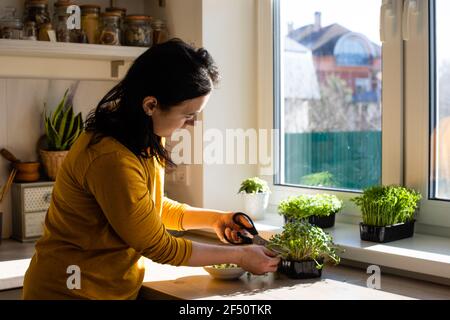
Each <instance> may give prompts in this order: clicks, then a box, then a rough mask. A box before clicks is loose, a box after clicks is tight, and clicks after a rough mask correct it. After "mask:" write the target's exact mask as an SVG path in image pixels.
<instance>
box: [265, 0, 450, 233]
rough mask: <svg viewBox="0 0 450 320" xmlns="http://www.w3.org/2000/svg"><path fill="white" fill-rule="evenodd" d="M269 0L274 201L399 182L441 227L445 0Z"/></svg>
mask: <svg viewBox="0 0 450 320" xmlns="http://www.w3.org/2000/svg"><path fill="white" fill-rule="evenodd" d="M273 1H274V2H273V3H274V30H275V31H274V35H275V36H274V43H273V45H274V48H275V50H274V60H273V61H274V75H273V78H274V96H275V99H274V125H275V127H276V128H277V129H279V133H280V134H279V136H278V139H279V140H278V141H276V145H275V147H276V148H278V149H277V150H276V153H275V155H276V156H278V157H279V158H278V159H277V160H278V161H277V164H276V170H275V172H276V174H275V179H274V187H276V189H275V190H276V192H275V197H273V199H274V200H272V201H274V202H273V203H274V204H276V202H277V201H279V200H280V199H283V198H285V197H286V196H287V195H293V194H299V193H318V192H324V191H326V192H328V193H333V194H338V195H340V196H341V198H342V199H344V201H348V200H349V198H350V197H353V194H354V193H355V192H360V191H361V189H363V188H365V187H368V186H370V185H374V184H384V185H389V184H399V185H404V186H407V187H410V188H414V189H415V190H418V191H420V192H421V193H422V202H421V205H420V211H419V215H418V217H417V219H418V222H419V223H418V224H417V225H416V231H418V232H425V233H431V234H436V235H444V236H450V44H449V43H450V42H449V41H448V40H447V39H446V38H447V35H446V32H447V30H450V21H449V19H447V17H446V13H447V12H450V1H448V0H402V1H396V0H379V1H372V0H364V1H361V0H342V1H334V0H315V1H298V0H273ZM347 204H349V203H348V202H347ZM346 210H347V212H349V213H350V214H349V218H348V219H346V221H351V222H352V223H355V222H356V220H354V219H353V218H352V217H351V216H353V215H355V216H356V215H358V214H359V213H358V212H356V211H354V208H352V206H351V205H348V206H346ZM350 211H351V212H350Z"/></svg>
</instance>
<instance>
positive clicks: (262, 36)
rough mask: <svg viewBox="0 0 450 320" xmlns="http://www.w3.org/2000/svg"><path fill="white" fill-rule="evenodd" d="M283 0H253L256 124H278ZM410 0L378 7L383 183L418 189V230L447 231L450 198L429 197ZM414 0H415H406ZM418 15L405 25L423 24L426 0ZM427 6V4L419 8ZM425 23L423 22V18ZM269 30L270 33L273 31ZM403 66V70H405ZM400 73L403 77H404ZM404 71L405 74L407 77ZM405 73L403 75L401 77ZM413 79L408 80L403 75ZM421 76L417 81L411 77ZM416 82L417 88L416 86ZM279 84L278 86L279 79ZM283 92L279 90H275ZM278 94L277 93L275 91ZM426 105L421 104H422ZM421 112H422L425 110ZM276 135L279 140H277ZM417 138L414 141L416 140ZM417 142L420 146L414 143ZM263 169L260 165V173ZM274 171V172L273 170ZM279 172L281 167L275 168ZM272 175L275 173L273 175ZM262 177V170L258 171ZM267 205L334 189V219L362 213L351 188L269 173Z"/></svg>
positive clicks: (276, 146)
mask: <svg viewBox="0 0 450 320" xmlns="http://www.w3.org/2000/svg"><path fill="white" fill-rule="evenodd" d="M277 1H280V2H282V1H283V0H259V1H258V26H257V28H258V62H257V64H258V125H259V127H260V128H265V129H272V128H276V129H280V131H279V132H283V131H281V130H282V128H278V127H277V126H278V123H279V122H280V121H279V119H278V117H279V114H282V113H281V112H282V110H283V109H282V108H283V105H282V104H283V101H282V100H283V99H280V100H281V101H279V103H281V105H280V106H279V109H278V110H279V112H278V113H277V112H274V111H275V107H274V106H275V105H276V104H277V103H278V102H277V94H278V93H277V92H276V90H275V88H276V87H275V84H276V82H277V81H280V82H281V81H282V79H283V77H282V75H280V77H279V78H277V77H275V76H276V73H275V72H276V68H275V61H279V63H280V65H281V66H282V65H283V63H282V61H281V57H280V56H278V55H279V50H278V49H277V48H275V45H276V41H275V39H274V38H275V37H276V32H277V29H278V28H279V26H278V23H279V21H278V19H279V13H278V12H277V9H278V7H277V6H276V2H277ZM408 1H409V0H405V1H402V0H382V6H381V8H380V21H381V25H380V32H381V34H382V35H383V36H384V39H383V40H384V41H383V47H382V54H383V64H382V74H383V89H382V108H383V114H382V183H383V184H385V185H387V184H397V185H406V186H408V187H412V188H415V189H417V190H419V191H420V192H421V193H422V194H423V196H424V199H423V201H422V202H421V210H420V214H419V216H418V223H417V224H416V225H417V229H416V230H417V231H418V232H423V233H429V234H434V235H441V236H448V237H450V203H448V202H444V201H435V200H428V179H429V176H428V167H429V166H428V164H429V157H428V155H429V150H428V137H429V125H428V122H425V121H423V119H429V115H428V106H429V104H428V97H429V94H428V92H429V90H428V87H429V81H428V80H429V73H428V71H429V67H428V63H426V62H424V61H428V48H429V45H428V28H426V30H423V31H422V32H421V33H420V35H416V34H413V33H412V32H411V34H410V36H409V40H408V41H404V39H403V38H404V36H405V35H404V34H403V32H402V27H403V25H404V20H405V17H404V15H405V13H406V11H405V10H404V5H406V4H407V2H408ZM411 1H414V0H411ZM418 4H419V10H420V13H419V15H418V17H420V21H418V20H417V18H416V16H415V15H413V17H412V18H410V19H411V20H410V30H416V29H417V26H418V25H417V23H421V24H422V26H428V0H418ZM423 7H426V8H427V10H425V11H424V10H423ZM424 23H425V24H424ZM272 35H274V37H272ZM403 66H405V67H406V69H408V70H404V69H403ZM404 75H405V77H404ZM407 77H408V78H407ZM405 79H406V80H405ZM408 79H413V81H408ZM417 79H420V81H416V80H417ZM419 87H420V88H419ZM279 88H281V90H282V88H283V86H282V83H280V85H279ZM279 94H282V93H279ZM280 96H282V95H280ZM424 106H425V107H424ZM424 113H426V114H424ZM277 141H278V143H277ZM281 142H282V139H281V135H278V136H275V139H274V142H273V143H272V145H273V150H274V153H273V160H274V161H273V162H274V165H273V168H274V169H275V170H276V169H277V168H278V162H279V161H280V159H279V158H278V155H282V154H284V146H283V145H282V143H281ZM417 142H419V144H417ZM418 146H419V147H418ZM262 172H263V170H261V171H260V173H262ZM274 173H276V172H274ZM280 174H282V172H280ZM275 176H276V175H274V177H275ZM262 177H265V178H267V176H262ZM267 180H268V182H269V183H271V189H272V196H271V200H270V205H271V209H272V210H275V209H276V206H277V205H278V203H279V202H280V201H281V200H283V199H285V198H286V197H288V196H291V195H299V194H305V193H306V194H316V193H321V192H324V190H325V191H326V192H327V193H330V194H335V195H337V196H338V197H340V199H342V200H343V201H344V210H343V212H342V214H341V215H338V216H337V221H338V222H345V223H352V224H358V223H359V222H360V217H361V214H360V212H359V209H358V208H357V207H356V206H355V205H354V204H353V202H351V201H350V198H352V197H354V196H355V195H356V193H354V192H341V191H337V190H333V189H326V188H325V189H324V188H302V187H298V186H289V185H281V184H279V181H276V179H273V181H272V177H269V178H267Z"/></svg>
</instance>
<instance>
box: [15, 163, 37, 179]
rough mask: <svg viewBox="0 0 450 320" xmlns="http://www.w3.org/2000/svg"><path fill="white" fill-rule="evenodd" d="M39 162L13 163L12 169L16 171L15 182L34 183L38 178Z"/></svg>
mask: <svg viewBox="0 0 450 320" xmlns="http://www.w3.org/2000/svg"><path fill="white" fill-rule="evenodd" d="M40 165H41V164H40V163H39V162H14V163H13V167H14V168H15V169H17V173H16V177H15V179H14V180H15V181H18V182H35V181H38V180H39V178H40V174H39V166H40Z"/></svg>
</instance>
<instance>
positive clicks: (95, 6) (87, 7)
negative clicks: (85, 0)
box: [80, 4, 101, 11]
mask: <svg viewBox="0 0 450 320" xmlns="http://www.w3.org/2000/svg"><path fill="white" fill-rule="evenodd" d="M80 8H81V10H83V9H97V10H99V11H100V9H101V7H100V6H99V5H96V4H82V5H80Z"/></svg>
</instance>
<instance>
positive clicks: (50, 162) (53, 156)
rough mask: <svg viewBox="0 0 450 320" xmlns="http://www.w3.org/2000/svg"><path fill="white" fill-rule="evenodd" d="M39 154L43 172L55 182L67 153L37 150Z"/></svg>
mask: <svg viewBox="0 0 450 320" xmlns="http://www.w3.org/2000/svg"><path fill="white" fill-rule="evenodd" d="M39 153H40V155H41V158H42V163H43V164H44V168H45V172H46V173H47V175H48V177H49V178H50V179H51V180H53V181H55V180H56V176H57V174H58V171H59V169H60V168H61V166H62V164H63V162H64V159H65V158H66V156H67V154H68V153H69V151H47V150H39Z"/></svg>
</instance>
